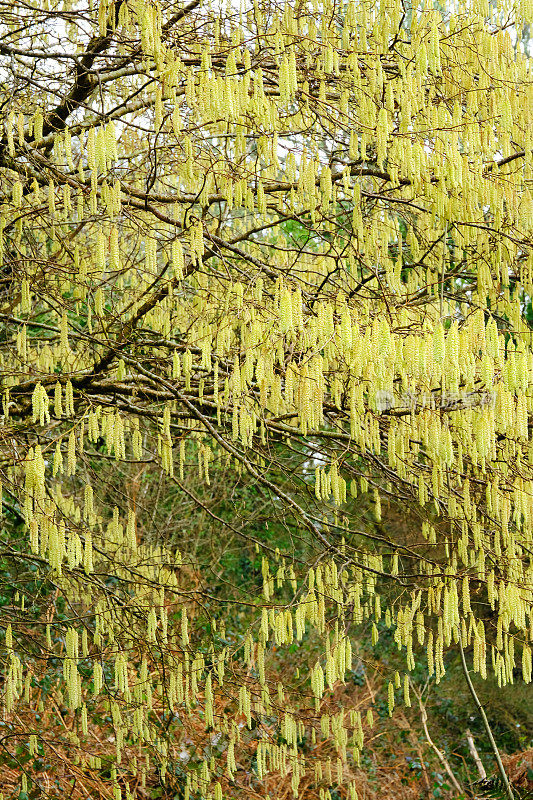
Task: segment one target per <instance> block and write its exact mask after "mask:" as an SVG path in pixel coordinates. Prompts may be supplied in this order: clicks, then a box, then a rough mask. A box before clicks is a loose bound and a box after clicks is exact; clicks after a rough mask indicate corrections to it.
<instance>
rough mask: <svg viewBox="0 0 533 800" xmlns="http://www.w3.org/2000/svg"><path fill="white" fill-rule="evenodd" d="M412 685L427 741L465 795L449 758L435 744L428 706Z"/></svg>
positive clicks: (455, 785)
mask: <svg viewBox="0 0 533 800" xmlns="http://www.w3.org/2000/svg"><path fill="white" fill-rule="evenodd" d="M411 687H412V688H413V691H414V693H415V694H416V696H417V698H418V705H419V706H420V717H421V719H422V727H423V728H424V734H425V737H426V741H427V743H428V744H429V746H430V747H431V749H432V750H433V752H434V753H435V755H436V756H437V758H438V759H439V761H440V763H441V764H442V766H443V767H444V769H445V770H446V772H447V774H448V777H449V778H450V780H451V782H452V783H453V785H454V787H455V789H457V791H458V792H459V793H460V794H463V795H464V793H465V790H464V789H463V787H462V786H461V784H460V783H459V781H458V780H457V778H456V777H455V775H454V774H453V771H452V768H451V767H450V765H449V763H448V760H447V759H446V757H445V755H444V753H442V752H441V751H440V750H439V748H438V747H437V745H436V744H435V742H434V741H433V739H432V738H431V736H430V735H429V730H428V715H427V711H426V708H425V706H424V704H423V702H422V697H421V695H420V693H419V692H417V691H416V689H415V688H414V686H413V684H411Z"/></svg>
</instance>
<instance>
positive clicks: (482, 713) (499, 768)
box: [459, 638, 514, 800]
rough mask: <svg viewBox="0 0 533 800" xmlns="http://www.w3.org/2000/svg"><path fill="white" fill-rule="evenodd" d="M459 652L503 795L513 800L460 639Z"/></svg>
mask: <svg viewBox="0 0 533 800" xmlns="http://www.w3.org/2000/svg"><path fill="white" fill-rule="evenodd" d="M459 652H460V654H461V663H462V665H463V672H464V674H465V678H466V683H467V685H468V689H469V691H470V694H471V695H472V699H473V701H474V703H475V705H476V708H477V710H478V711H479V713H480V716H481V719H482V720H483V725H484V726H485V730H486V732H487V736H488V738H489V742H490V746H491V748H492V752H493V753H494V758H495V760H496V764H497V766H498V771H499V773H500V777H501V779H502V782H503V785H504V786H505V793H506V795H507V797H508V798H509V800H514V794H513V790H512V788H511V784H510V783H509V778H508V777H507V773H506V772H505V769H504V767H503V763H502V759H501V756H500V751H499V750H498V746H497V744H496V741H495V739H494V736H493V735H492V730H491V727H490V725H489V721H488V719H487V715H486V714H485V709H484V708H483V706H482V705H481V702H480V700H479V697H478V696H477V694H476V690H475V689H474V684H473V683H472V679H471V677H470V673H469V671H468V666H467V664H466V659H465V653H464V650H463V643H462V642H461V639H460V638H459Z"/></svg>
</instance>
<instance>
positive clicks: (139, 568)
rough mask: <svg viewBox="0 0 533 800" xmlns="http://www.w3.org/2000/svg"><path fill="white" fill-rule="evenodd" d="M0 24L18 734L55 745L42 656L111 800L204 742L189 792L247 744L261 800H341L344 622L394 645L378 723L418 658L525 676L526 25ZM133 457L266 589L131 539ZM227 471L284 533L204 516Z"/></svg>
mask: <svg viewBox="0 0 533 800" xmlns="http://www.w3.org/2000/svg"><path fill="white" fill-rule="evenodd" d="M0 9H1V14H0V16H1V23H0V33H1V36H0V56H1V60H0V70H1V75H2V84H1V85H0V100H1V105H2V117H3V130H2V135H1V139H0V229H1V241H0V248H1V252H0V254H1V259H2V262H1V263H2V266H1V275H0V323H1V332H2V335H1V340H0V359H1V360H0V369H1V375H2V414H3V416H2V418H1V428H0V434H1V435H0V477H1V480H2V486H3V507H4V522H5V524H4V529H3V533H2V542H1V545H2V549H3V552H4V555H5V557H6V558H8V559H10V561H11V562H12V563H14V564H17V565H19V566H20V568H21V569H22V567H23V566H24V565H26V567H28V568H30V567H31V569H32V570H33V574H34V575H37V576H39V579H40V580H41V581H42V585H43V586H44V585H45V584H46V585H47V586H48V587H52V589H53V590H50V592H49V594H48V595H47V597H48V601H47V603H48V605H46V604H45V606H46V608H44V606H43V608H44V611H43V609H42V608H41V611H42V613H41V616H40V617H39V618H38V619H37V620H33V622H32V623H31V625H30V622H29V621H28V620H29V616H28V613H29V612H27V611H25V605H24V604H25V602H26V603H27V602H32V600H31V598H26V599H25V597H24V594H22V597H21V596H20V593H19V594H17V596H16V598H15V599H16V603H14V604H13V605H12V606H10V607H9V609H8V611H7V612H6V614H5V616H4V617H3V620H2V622H1V625H2V626H3V632H4V639H3V646H2V654H3V656H2V657H3V667H4V682H3V686H2V693H3V694H2V702H3V706H4V715H5V718H6V719H9V720H11V724H12V726H13V727H12V728H11V731H12V733H11V734H10V736H11V739H10V742H12V743H13V747H15V745H16V743H17V741H22V742H26V741H29V747H30V750H31V752H36V748H37V747H38V746H42V748H43V749H44V752H47V748H48V747H49V746H50V745H52V744H53V743H52V742H48V740H47V737H46V732H39V729H38V726H37V727H35V728H28V727H27V726H25V725H23V724H22V723H21V722H20V718H18V717H17V710H18V709H20V708H22V707H28V706H29V707H30V708H32V707H34V706H35V707H37V705H38V702H39V692H38V691H37V689H36V687H37V683H38V679H39V671H43V672H44V671H45V670H46V665H47V663H48V664H49V663H52V661H53V659H58V660H59V661H58V662H57V663H60V665H61V667H60V670H59V673H58V675H57V680H56V684H55V691H56V692H57V693H59V694H60V696H61V697H62V698H63V700H64V704H65V705H66V706H67V707H68V708H70V710H71V711H72V712H73V719H74V723H73V727H72V729H71V730H70V734H69V735H70V737H71V741H70V745H71V750H70V752H71V757H72V764H73V765H77V766H76V769H81V770H84V771H85V772H84V774H85V775H86V780H87V781H89V784H88V785H90V776H91V774H92V772H91V770H92V771H95V770H96V771H97V770H98V767H99V763H100V762H99V755H98V753H97V752H96V751H94V750H93V749H92V744H91V742H92V740H91V737H90V736H89V727H90V720H91V715H92V713H93V711H94V709H95V708H96V707H97V706H98V704H99V703H104V704H107V705H106V707H107V708H108V709H109V715H110V719H111V723H110V725H112V727H113V728H114V736H115V742H116V757H115V763H114V765H113V767H112V770H111V776H112V778H111V780H112V783H113V786H114V792H115V797H116V798H117V800H118V798H119V797H123V798H127V799H128V800H129V798H131V797H133V796H135V788H134V787H135V786H139V785H142V782H143V781H145V780H146V779H147V776H148V775H149V774H150V772H151V771H152V770H154V769H156V768H157V769H158V770H159V772H160V775H161V779H162V781H163V782H164V783H165V781H166V782H167V783H169V785H173V784H172V781H174V780H175V774H176V773H175V764H176V763H177V761H178V760H179V755H178V754H179V752H180V748H182V747H183V746H184V741H185V738H184V737H185V736H186V731H187V725H188V724H189V723H190V724H191V725H192V723H193V721H194V724H195V725H196V728H195V730H196V731H197V740H195V748H196V753H197V754H199V755H197V757H196V758H195V759H191V760H190V761H189V762H188V763H183V764H182V766H181V769H182V773H183V774H182V777H181V778H180V780H181V781H182V787H183V791H184V793H185V794H184V796H185V797H186V798H189V797H205V798H207V799H208V800H212V799H214V800H221V799H222V798H223V797H232V796H236V794H237V793H238V792H239V791H240V790H241V789H242V786H244V781H245V778H244V777H243V773H242V769H243V766H242V764H241V763H240V758H241V754H242V753H246V752H249V753H252V754H253V757H254V758H255V762H254V763H255V767H254V770H255V772H254V775H255V777H254V781H255V783H254V787H255V788H254V791H255V792H257V793H259V794H264V793H265V791H266V789H265V787H268V785H269V783H268V781H269V776H278V777H279V776H283V778H286V777H287V776H288V780H289V781H290V784H291V790H292V793H293V795H294V797H298V796H302V797H303V796H305V797H308V796H313V797H314V796H316V797H320V800H324V798H327V797H329V795H328V789H329V788H330V787H332V786H333V785H335V786H337V790H338V792H339V793H340V795H341V796H342V797H348V798H351V800H355V798H356V794H357V787H356V784H355V782H354V781H353V780H352V779H351V778H350V769H351V765H354V764H355V765H357V764H358V763H359V759H360V754H361V752H362V750H363V748H364V733H365V731H367V730H368V728H369V727H370V726H371V724H372V711H371V709H370V710H369V714H368V718H366V717H365V712H366V709H363V716H362V715H361V710H360V709H358V708H355V707H354V708H345V709H342V710H341V711H340V712H339V713H337V714H336V715H332V714H329V713H328V712H327V711H324V698H325V697H326V696H327V694H328V692H330V691H331V690H333V689H334V688H335V687H336V686H338V685H340V684H342V682H344V681H345V680H346V676H347V674H348V672H349V671H350V669H351V668H352V660H353V652H354V648H355V647H356V646H357V637H358V636H359V635H360V634H358V631H361V630H364V631H367V632H368V631H370V630H371V639H372V644H376V643H377V640H378V638H379V630H380V626H382V625H383V624H384V625H386V626H387V627H388V628H392V629H393V631H394V639H395V642H396V643H397V646H398V649H399V650H401V651H403V652H404V654H405V673H404V675H400V674H398V673H397V674H396V675H391V676H387V679H386V685H385V693H386V695H387V698H388V704H389V710H390V713H392V711H393V707H394V704H395V702H406V703H407V704H409V703H410V700H409V686H410V678H409V675H410V672H411V671H412V670H413V668H414V666H415V654H416V653H417V652H419V653H422V654H424V651H425V654H424V655H423V657H424V659H425V663H427V669H428V674H429V676H430V677H433V679H434V680H436V682H437V683H438V682H439V681H440V680H441V678H442V676H443V675H444V672H445V669H446V665H445V658H446V654H447V653H448V652H449V651H452V650H454V649H457V648H459V649H460V650H461V654H462V655H463V657H464V654H465V652H466V658H467V659H468V660H469V663H470V662H471V668H472V669H473V670H474V671H475V672H477V673H479V674H480V676H481V677H486V676H487V673H488V672H489V671H491V672H493V673H494V674H495V675H496V677H497V680H498V683H499V685H501V686H503V685H505V684H507V683H509V682H512V681H513V680H517V679H518V678H517V677H516V675H517V670H519V671H520V673H521V677H520V680H522V679H523V680H524V681H526V682H529V681H530V680H531V672H532V657H531V639H532V637H533V616H532V599H533V598H532V588H531V587H532V576H533V561H532V557H531V553H532V550H531V548H532V521H533V445H532V441H531V435H530V426H531V415H532V413H533V405H532V403H533V394H532V388H531V387H532V383H533V350H532V336H531V328H530V322H531V311H530V309H531V301H530V298H531V296H532V292H533V249H532V246H533V238H532V237H533V197H532V194H531V192H532V188H531V186H532V178H533V173H532V169H533V159H532V148H533V127H532V123H531V120H532V119H533V82H532V63H531V58H530V57H528V56H527V55H525V54H524V52H523V48H522V47H521V45H520V42H521V41H522V40H523V32H524V30H525V29H526V27H527V25H528V24H531V23H532V22H533V19H532V16H533V14H532V7H531V4H530V2H528V0H516V2H512V3H511V2H508V0H499V2H498V4H497V5H496V6H494V5H492V4H489V2H488V0H475V1H474V0H469V2H463V1H462V0H461V2H456V3H452V4H450V5H449V6H448V7H447V8H446V9H445V10H443V9H442V8H441V7H438V6H437V5H433V4H432V3H430V2H429V0H424V2H423V3H419V4H417V5H413V4H411V3H409V2H404V0H383V2H379V3H374V2H367V0H361V2H355V1H354V0H348V2H346V3H342V4H333V3H331V2H330V0H312V1H311V0H298V1H297V2H296V0H295V2H286V3H281V2H280V3H276V2H274V0H254V2H253V5H252V4H250V5H242V6H241V7H240V8H237V7H236V6H235V5H228V6H227V7H226V8H224V9H222V8H217V7H216V4H215V5H213V4H209V3H207V2H200V0H192V1H191V2H189V3H188V4H186V5H177V4H175V3H167V2H162V3H159V2H153V1H152V0H114V1H113V2H106V0H100V2H96V3H92V4H89V5H88V6H87V5H86V4H84V3H83V2H81V3H78V2H77V0H46V1H45V2H39V3H32V2H25V3H22V2H18V0H2V2H1V3H0ZM146 465H150V469H151V470H152V475H157V476H160V478H161V480H164V481H166V484H165V485H168V486H173V487H174V489H175V491H176V492H178V494H179V493H181V494H182V495H183V496H184V497H186V498H187V499H188V501H191V502H192V504H193V505H196V506H197V507H198V508H199V509H200V510H201V511H202V513H203V514H204V517H203V518H204V520H205V525H206V526H209V525H215V523H216V525H218V526H219V528H218V530H219V536H220V537H222V538H221V543H222V546H224V543H225V542H226V541H229V540H230V539H231V540H232V541H234V540H235V539H236V540H237V541H239V542H241V543H242V545H243V546H244V545H245V544H246V545H247V546H248V545H250V544H251V545H252V546H253V547H255V548H256V550H257V553H258V557H259V558H260V559H261V563H262V580H261V587H260V590H259V591H258V592H253V591H251V592H248V593H247V592H246V587H242V592H241V593H239V591H234V589H232V590H231V591H230V590H229V589H228V592H227V594H224V591H223V588H220V587H219V589H217V593H216V594H213V593H212V592H211V586H212V580H214V578H213V575H214V571H213V570H212V568H211V567H212V565H210V564H209V563H208V562H209V557H208V558H207V562H206V557H205V553H204V554H201V553H197V552H196V550H195V548H194V547H192V546H190V543H184V544H182V543H180V542H179V541H177V542H176V541H172V542H170V541H169V540H168V539H166V538H165V536H164V535H161V536H154V535H153V532H151V531H150V515H149V514H148V515H147V514H144V511H143V510H142V508H141V505H142V504H141V503H140V501H139V503H138V502H137V500H136V497H135V495H134V494H133V493H132V492H131V491H130V489H129V488H128V487H127V486H125V485H124V483H123V482H121V480H118V481H114V482H113V481H112V480H111V479H110V477H109V476H112V475H113V474H115V475H116V476H122V475H124V474H125V470H128V469H130V470H132V469H134V468H136V467H139V474H140V475H141V474H144V473H143V468H144V467H145V466H146ZM225 468H231V470H232V475H234V476H236V477H235V480H236V482H237V484H241V485H244V484H245V483H246V484H247V485H252V486H253V487H254V488H255V491H256V492H257V498H258V500H257V502H260V503H262V504H264V507H265V508H266V509H268V514H269V515H271V517H272V519H275V520H277V521H278V522H279V524H280V525H283V526H285V529H286V530H287V531H289V533H290V538H289V539H288V540H287V541H288V542H289V544H285V545H281V543H280V546H279V547H276V546H273V545H272V539H271V538H270V537H267V536H266V535H265V531H266V525H267V524H268V523H267V522H265V523H264V525H263V524H262V525H261V526H259V527H257V526H255V527H254V526H251V525H249V524H247V517H246V513H244V512H243V513H241V514H240V513H239V512H238V511H236V513H235V518H234V519H228V518H227V517H226V518H221V517H220V516H218V515H217V514H216V513H215V512H213V511H212V510H211V509H210V508H209V507H205V504H203V502H202V499H201V492H202V491H203V490H204V489H205V487H209V485H210V482H211V481H212V480H215V476H216V475H217V474H218V473H220V471H221V470H223V469H225ZM141 480H142V479H141ZM391 509H396V511H397V513H401V514H405V515H408V517H409V519H410V521H411V522H410V529H409V534H408V535H406V534H405V530H404V529H403V528H402V527H401V526H395V525H393V524H389V522H388V520H389V517H390V515H391V513H392V512H391ZM362 517H364V520H363V521H362V520H361V518H362ZM141 518H142V519H141ZM226 537H227V539H226ZM291 537H294V541H296V540H298V542H303V543H305V546H304V545H301V544H298V545H296V544H294V545H293V544H291V543H290V542H291V541H292V538H291ZM43 591H44V590H43ZM59 598H61V599H62V603H63V605H62V608H63V609H64V612H63V613H62V614H61V615H57V614H56V613H55V611H54V608H56V606H57V603H58V599H59ZM54 604H56V605H55V606H54ZM237 614H244V615H245V619H246V625H245V630H244V628H243V630H244V633H242V635H241V636H237V635H234V636H233V637H232V636H229V635H228V634H227V631H226V629H227V628H228V627H229V626H230V625H231V624H232V620H234V619H235V615H237ZM365 635H366V634H365ZM311 639H312V640H313V641H314V642H315V643H316V642H319V644H318V645H316V646H315V648H314V649H308V648H307V649H306V648H305V647H304V644H305V642H306V641H309V640H311ZM294 645H296V648H295V647H294ZM289 647H291V649H292V650H295V649H296V651H297V654H296V655H294V659H295V664H296V662H297V663H298V667H297V669H295V672H294V674H292V675H290V676H288V675H285V676H283V677H282V676H280V672H279V669H278V666H277V660H276V656H275V652H284V651H285V650H287V649H288V648H289ZM309 653H311V654H312V657H310V656H309ZM418 658H422V655H418ZM389 679H390V681H389ZM398 690H400V691H398ZM41 705H42V699H41ZM17 719H18V720H19V721H17ZM198 731H200V732H199V733H198ZM187 735H188V736H190V735H192V734H187ZM304 737H307V738H308V739H309V741H310V742H311V745H310V747H309V748H308V750H307V751H306V752H305V753H304V751H303V750H302V748H301V747H300V746H299V743H300V742H301V740H302V739H303V738H304ZM187 741H189V742H190V738H189V739H188V740H187ZM321 742H324V743H325V744H324V746H323V747H319V744H320V743H321ZM7 746H8V747H10V746H11V745H10V744H9V743H8V745H7ZM130 746H131V747H133V748H135V753H136V755H135V757H134V759H133V760H132V758H130V757H128V759H127V764H126V763H125V760H124V757H123V753H124V750H125V748H126V749H127V748H128V747H130ZM128 752H129V751H128ZM324 754H326V755H324ZM242 758H244V756H242ZM332 765H333V766H332ZM73 768H74V767H73ZM28 780H29V778H28V776H27V775H26V774H22V782H23V787H24V786H26V787H27V785H28ZM35 780H37V782H38V778H36V779H35Z"/></svg>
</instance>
